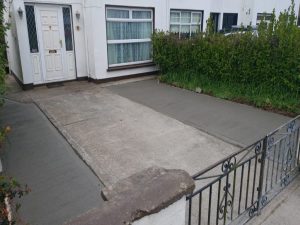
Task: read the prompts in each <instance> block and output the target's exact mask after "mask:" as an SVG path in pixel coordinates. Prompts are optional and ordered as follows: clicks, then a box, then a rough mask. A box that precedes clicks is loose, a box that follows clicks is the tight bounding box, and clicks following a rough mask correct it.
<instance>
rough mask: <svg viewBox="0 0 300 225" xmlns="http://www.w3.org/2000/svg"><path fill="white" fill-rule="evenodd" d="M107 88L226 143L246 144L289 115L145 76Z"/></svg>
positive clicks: (286, 118)
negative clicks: (138, 80) (144, 77)
mask: <svg viewBox="0 0 300 225" xmlns="http://www.w3.org/2000/svg"><path fill="white" fill-rule="evenodd" d="M108 89H109V90H111V91H113V92H114V93H116V94H119V95H121V96H123V97H125V98H128V99H130V100H132V101H135V102H137V103H140V104H143V105H145V106H148V107H150V108H152V109H154V110H156V111H157V112H161V113H163V114H165V115H167V116H170V117H172V118H174V119H177V120H179V121H181V122H183V123H185V124H187V125H190V126H192V127H195V128H197V129H199V130H201V131H204V132H207V133H209V134H211V135H213V136H216V137H218V138H220V139H222V140H225V141H227V142H229V143H232V144H236V145H238V146H247V145H250V144H252V143H253V142H255V141H256V140H258V139H259V138H261V137H263V136H265V135H266V134H267V133H269V132H270V131H272V130H274V129H276V128H277V127H279V126H280V125H281V124H283V123H285V122H286V121H288V120H289V119H290V118H288V117H285V116H281V115H279V114H275V113H270V112H267V111H263V110H260V109H257V108H254V107H251V106H247V105H242V104H238V103H234V102H230V101H226V100H222V99H218V98H214V97H211V96H207V95H203V94H198V93H195V92H191V91H187V90H183V89H180V88H175V87H172V86H169V85H166V84H162V83H158V81H157V80H154V79H152V80H145V81H141V82H132V83H127V84H122V85H115V86H110V87H108Z"/></svg>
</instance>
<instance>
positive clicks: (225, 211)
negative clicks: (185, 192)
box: [187, 116, 300, 225]
mask: <svg viewBox="0 0 300 225" xmlns="http://www.w3.org/2000/svg"><path fill="white" fill-rule="evenodd" d="M299 137H300V116H299V117H296V118H295V119H293V120H291V121H289V122H288V123H286V124H284V125H283V126H281V127H279V128H278V129H276V130H275V131H274V132H272V133H270V134H269V135H267V136H266V137H264V138H262V139H261V140H259V141H257V142H256V143H254V144H252V145H250V146H248V147H246V148H244V149H242V150H240V151H238V152H236V153H234V154H232V155H230V156H229V157H228V158H226V159H223V160H221V161H219V162H217V163H216V164H214V165H212V166H210V167H209V168H207V169H205V170H203V171H201V172H199V173H198V174H196V175H194V176H193V179H194V180H195V182H196V191H194V193H193V194H191V195H190V196H188V197H187V204H188V215H187V220H188V221H187V223H188V225H196V224H197V225H201V224H212V225H213V224H216V225H218V224H223V225H225V224H244V223H246V222H247V221H248V220H250V219H251V218H252V217H253V216H255V215H259V214H260V211H261V209H262V208H263V207H265V206H266V205H267V204H268V202H270V200H271V199H272V198H274V196H276V194H278V193H279V192H280V191H281V190H282V189H283V188H284V187H286V186H287V185H288V184H289V183H290V182H291V181H292V180H293V178H295V176H296V175H298V173H299V165H300V164H299V141H300V140H299Z"/></svg>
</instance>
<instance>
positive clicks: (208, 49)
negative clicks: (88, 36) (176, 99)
mask: <svg viewBox="0 0 300 225" xmlns="http://www.w3.org/2000/svg"><path fill="white" fill-rule="evenodd" d="M209 27H210V26H208V30H207V32H206V33H201V34H199V35H197V36H196V37H195V38H192V39H185V40H179V39H178V38H177V37H176V36H175V35H172V34H171V33H164V32H155V34H154V35H153V38H152V39H153V58H154V61H155V63H156V64H158V65H159V67H160V69H161V72H162V74H163V75H162V77H161V80H162V81H165V82H168V83H171V84H174V85H176V86H180V87H184V88H187V89H191V90H195V89H196V88H197V87H200V88H201V89H202V90H203V91H204V92H206V93H209V94H213V95H216V96H218V97H222V98H226V99H234V100H237V101H242V102H247V103H251V104H255V105H257V106H260V107H265V108H275V109H279V110H285V111H287V112H292V113H300V96H299V94H300V29H299V28H298V27H297V25H296V16H295V12H294V3H293V2H292V5H291V7H290V8H289V9H288V10H286V11H284V12H282V13H281V14H280V16H279V18H277V19H276V17H275V12H273V16H272V20H271V22H270V23H269V24H267V23H266V22H262V23H261V24H260V25H259V28H258V35H253V32H252V31H251V30H250V31H248V32H244V33H237V34H234V35H229V36H225V35H222V34H218V33H213V32H211V30H210V29H209Z"/></svg>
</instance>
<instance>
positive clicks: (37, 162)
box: [0, 101, 103, 225]
mask: <svg viewBox="0 0 300 225" xmlns="http://www.w3.org/2000/svg"><path fill="white" fill-rule="evenodd" d="M0 124H1V126H3V125H10V126H11V127H12V132H11V134H10V135H9V137H8V142H7V143H6V145H5V149H4V153H3V154H2V156H1V158H2V160H3V164H4V165H3V166H4V172H5V173H6V174H8V175H9V176H13V177H15V178H16V179H17V180H18V181H19V182H21V183H22V184H28V186H29V187H30V188H31V190H32V191H31V193H30V194H28V195H27V196H25V197H24V198H23V199H21V204H22V207H21V210H20V217H21V219H22V220H23V221H24V222H26V223H24V224H27V223H28V224H30V225H54V224H55V225H56V224H57V225H59V224H63V223H64V222H65V221H67V220H69V219H72V218H74V217H77V216H78V215H79V214H82V213H84V212H86V211H88V210H90V209H92V208H96V207H100V206H101V205H102V202H103V200H102V198H101V195H100V193H101V190H100V188H101V186H102V185H101V183H100V181H99V179H98V178H97V177H96V176H95V175H94V173H93V172H92V170H90V169H89V168H88V166H87V165H86V164H84V162H83V161H82V160H81V159H80V158H79V157H78V155H76V153H75V152H74V150H73V149H72V148H71V147H70V145H69V144H68V143H67V142H66V140H65V139H64V138H63V137H62V136H61V135H60V134H59V132H58V131H57V130H56V129H55V128H54V127H53V126H52V124H51V123H50V122H49V120H48V119H47V118H46V117H45V116H44V115H43V113H42V112H41V111H40V110H39V109H38V108H37V107H36V106H35V105H34V104H32V103H31V104H21V103H15V102H11V101H7V102H6V104H5V105H4V107H2V108H1V110H0ZM22 224H23V223H22Z"/></svg>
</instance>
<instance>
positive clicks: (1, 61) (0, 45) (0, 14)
mask: <svg viewBox="0 0 300 225" xmlns="http://www.w3.org/2000/svg"><path fill="white" fill-rule="evenodd" d="M4 6H5V5H4V1H0V98H1V100H2V99H3V95H4V93H5V75H6V72H5V65H6V57H5V54H6V53H5V51H6V42H5V38H4V36H5V32H6V30H7V26H6V25H5V24H4V12H5V8H4ZM1 103H2V102H1Z"/></svg>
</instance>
